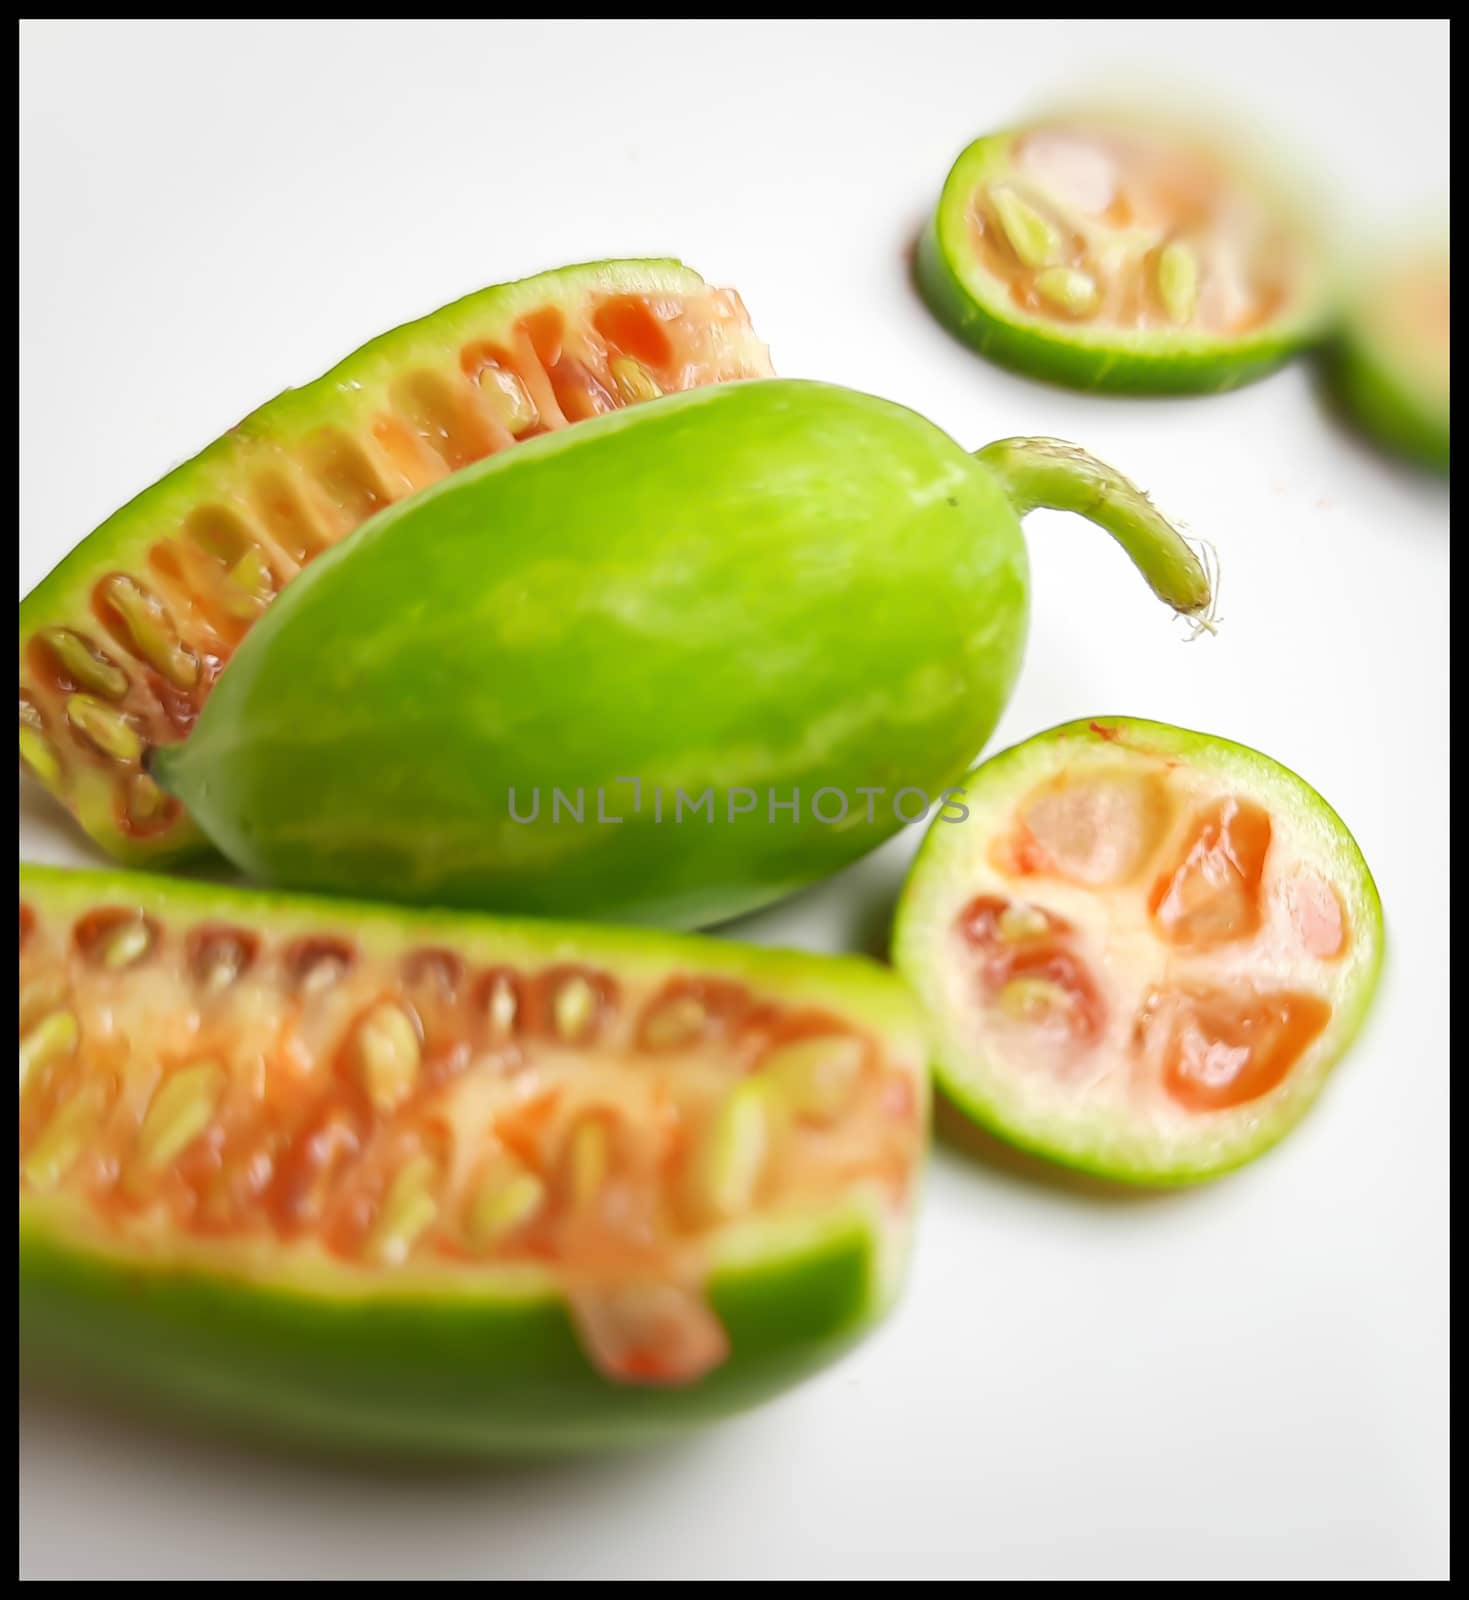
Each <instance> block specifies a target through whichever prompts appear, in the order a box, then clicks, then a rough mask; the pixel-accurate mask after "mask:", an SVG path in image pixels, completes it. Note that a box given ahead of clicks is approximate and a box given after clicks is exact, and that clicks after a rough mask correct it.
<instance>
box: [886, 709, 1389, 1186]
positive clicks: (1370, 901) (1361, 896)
mask: <svg viewBox="0 0 1469 1600" xmlns="http://www.w3.org/2000/svg"><path fill="white" fill-rule="evenodd" d="M1129 748H1131V749H1135V750H1137V751H1138V752H1140V753H1144V754H1146V756H1147V757H1148V758H1149V759H1157V760H1160V761H1162V762H1164V763H1176V764H1179V765H1181V766H1184V767H1189V768H1197V769H1200V770H1202V771H1204V772H1207V773H1209V774H1210V775H1211V776H1214V777H1217V778H1218V779H1219V780H1220V781H1221V784H1222V785H1227V786H1228V790H1229V791H1230V792H1235V793H1239V794H1243V795H1245V796H1248V797H1250V798H1253V799H1254V800H1256V801H1258V802H1259V803H1260V804H1262V805H1264V806H1265V807H1266V808H1267V810H1269V811H1270V812H1271V814H1272V818H1273V819H1274V822H1275V825H1276V828H1277V831H1278V832H1279V831H1281V830H1283V829H1284V828H1286V827H1289V828H1290V830H1291V832H1292V843H1293V846H1294V847H1295V848H1296V849H1299V850H1300V851H1301V854H1302V859H1305V860H1307V861H1308V862H1310V863H1311V864H1313V865H1314V866H1316V867H1317V868H1318V870H1320V871H1321V872H1322V873H1323V875H1324V876H1326V877H1327V878H1328V881H1331V882H1333V883H1334V884H1335V885H1336V888H1337V891H1338V893H1339V895H1340V897H1341V901H1342V904H1343V907H1344V908H1345V912H1346V918H1347V926H1348V927H1349V928H1350V930H1351V946H1350V949H1349V951H1348V953H1347V954H1346V956H1345V957H1343V958H1342V960H1341V962H1340V963H1338V964H1337V965H1338V967H1339V969H1340V970H1339V971H1338V972H1337V973H1336V974H1335V975H1334V976H1333V978H1332V980H1331V981H1332V984H1333V1013H1332V1018H1331V1021H1330V1022H1329V1024H1328V1025H1327V1028H1326V1030H1325V1032H1324V1033H1322V1034H1321V1035H1320V1036H1319V1037H1318V1038H1317V1039H1316V1040H1315V1041H1314V1042H1313V1043H1312V1044H1311V1045H1310V1047H1309V1048H1308V1049H1307V1051H1306V1053H1305V1055H1304V1056H1303V1057H1302V1058H1301V1060H1300V1061H1299V1062H1298V1063H1297V1064H1296V1065H1295V1066H1294V1067H1293V1068H1292V1070H1291V1072H1290V1073H1289V1075H1288V1076H1287V1077H1286V1079H1285V1080H1284V1082H1283V1083H1282V1084H1280V1085H1279V1086H1278V1087H1277V1088H1276V1089H1274V1090H1272V1091H1271V1092H1270V1093H1269V1094H1268V1095H1266V1096H1265V1097H1263V1098H1262V1099H1260V1100H1258V1101H1248V1102H1246V1103H1244V1104H1243V1105H1241V1106H1239V1107H1235V1108H1233V1109H1231V1110H1228V1111H1222V1112H1212V1113H1208V1114H1200V1115H1196V1116H1194V1117H1192V1118H1191V1119H1180V1120H1179V1123H1178V1124H1177V1125H1176V1126H1175V1127H1174V1129H1173V1130H1172V1132H1164V1131H1159V1130H1157V1129H1156V1128H1154V1127H1152V1126H1150V1125H1148V1124H1147V1123H1146V1122H1144V1121H1141V1120H1140V1121H1136V1122H1134V1121H1133V1119H1131V1118H1118V1117H1117V1116H1116V1115H1115V1113H1112V1112H1110V1111H1104V1112H1096V1111H1093V1110H1091V1109H1089V1108H1088V1107H1087V1106H1086V1105H1085V1104H1084V1103H1079V1104H1077V1105H1074V1106H1070V1107H1066V1108H1065V1109H1064V1110H1061V1111H1057V1110H1055V1109H1054V1108H1052V1109H1049V1110H1046V1111H1044V1112H1038V1111H1037V1109H1036V1106H1035V1103H1034V1101H1033V1100H1031V1099H1030V1098H1029V1096H1028V1094H1027V1085H1026V1082H1025V1074H1024V1072H1023V1071H1022V1072H1016V1071H1015V1070H1014V1069H1013V1068H1010V1067H1008V1066H1007V1064H1006V1063H1005V1062H1004V1061H1002V1060H1000V1059H999V1058H997V1057H990V1056H988V1055H986V1054H985V1053H984V1052H983V1051H982V1050H979V1049H976V1047H975V1045H974V1042H973V1035H972V1030H969V1029H968V1028H966V1025H965V1022H964V1019H962V1018H960V1017H958V1016H956V1015H953V1014H952V1013H951V1008H950V1005H949V1002H948V1000H947V999H946V997H945V996H946V991H945V985H944V973H945V970H946V967H947V965H948V964H949V962H950V960H951V958H950V957H949V956H947V955H946V951H947V947H948V944H949V940H950V938H951V936H952V928H953V923H954V918H955V915H956V914H957V913H958V911H959V908H960V907H961V906H962V905H964V904H966V903H967V902H968V901H969V899H970V898H971V896H972V895H973V894H974V892H975V886H974V883H973V882H972V881H971V869H970V865H969V863H970V862H971V861H972V860H974V859H975V858H976V857H977V856H981V855H982V854H984V853H985V852H987V850H988V843H989V841H990V839H991V838H992V837H993V831H995V830H998V829H1001V828H1004V827H1007V826H1008V825H1009V824H1010V821H1011V816H1012V808H1013V807H1014V805H1015V804H1016V803H1017V802H1018V801H1019V800H1020V799H1021V798H1022V797H1023V796H1024V795H1025V794H1026V793H1028V792H1029V791H1030V789H1031V788H1032V787H1033V786H1035V785H1037V784H1040V783H1043V782H1044V781H1046V780H1047V779H1048V778H1051V777H1053V776H1055V774H1056V773H1058V772H1059V771H1061V770H1062V769H1063V767H1065V766H1066V765H1067V764H1068V763H1074V762H1075V761H1077V760H1078V759H1082V760H1085V759H1087V758H1088V757H1089V756H1093V755H1097V754H1105V755H1106V756H1107V757H1108V758H1109V759H1110V758H1112V757H1114V756H1115V755H1116V753H1117V752H1118V751H1119V750H1122V751H1125V750H1127V749H1129ZM965 797H966V799H965V803H966V804H967V805H968V807H969V810H970V816H969V818H968V820H966V822H965V823H964V824H962V825H959V826H952V827H950V826H935V827H933V828H932V829H931V830H930V831H929V834H928V836H927V838H926V839H925V840H924V843H923V845H922V847H921V849H920V850H919V853H918V856H917V857H916V859H915V860H914V863H913V866H912V869H911V870H910V872H909V875H908V880H907V882H906V884H905V885H904V889H903V893H902V895H901V897H900V899H899V902H898V911H897V917H896V921H895V924H894V931H893V958H894V963H895V965H896V966H897V968H898V970H899V971H900V972H901V973H902V974H903V975H904V976H905V977H906V978H907V979H908V981H909V983H910V985H911V986H912V988H913V991H914V993H915V994H916V995H917V996H918V999H919V1002H920V1004H921V1005H922V1006H923V1007H924V1010H925V1011H926V1013H927V1014H928V1016H929V1020H930V1023H931V1025H932V1028H933V1034H934V1051H935V1060H934V1075H935V1080H936V1082H937V1084H938V1087H939V1088H940V1089H941V1090H942V1092H943V1094H944V1097H945V1098H946V1099H947V1100H948V1101H949V1102H950V1103H951V1104H952V1105H953V1106H954V1107H956V1108H957V1109H958V1110H959V1111H960V1112H962V1113H963V1115H964V1116H965V1117H967V1118H968V1119H969V1120H970V1121H972V1122H974V1123H976V1124H978V1125H979V1126H980V1127H981V1128H984V1129H985V1130H987V1131H988V1132H990V1133H993V1134H994V1135H996V1136H997V1137H998V1138H1000V1139H1002V1140H1004V1141H1005V1142H1006V1143H1007V1144H1011V1145H1014V1146H1016V1147H1017V1148H1018V1149H1021V1150H1024V1151H1026V1152H1028V1153H1029V1154H1031V1155H1035V1156H1039V1157H1041V1158H1043V1159H1045V1160H1047V1161H1050V1162H1054V1163H1055V1164H1056V1165H1058V1166H1061V1167H1065V1168H1068V1169H1070V1170H1072V1171H1075V1172H1081V1173H1086V1174H1089V1175H1091V1176H1094V1177H1101V1178H1107V1179H1112V1180H1114V1181H1117V1182H1122V1183H1129V1184H1141V1185H1145V1186H1152V1187H1172V1186H1178V1185H1185V1184H1194V1183H1200V1182H1203V1181H1205V1180H1207V1179H1211V1178H1217V1177H1220V1176H1222V1175H1223V1174H1225V1173H1227V1172H1231V1171H1233V1170H1234V1169H1236V1168H1237V1167H1241V1166H1243V1165H1244V1164H1245V1163H1246V1162H1249V1161H1253V1160H1254V1159H1255V1158H1256V1157H1257V1156H1259V1155H1262V1154H1263V1153H1264V1152H1265V1151H1267V1150H1269V1149H1270V1148H1271V1147H1272V1146H1274V1145H1275V1144H1278V1143H1279V1142H1280V1140H1282V1139H1283V1138H1285V1136H1286V1135H1287V1134H1288V1133H1289V1132H1290V1131H1291V1130H1292V1129H1293V1128H1294V1127H1296V1125H1297V1124H1298V1123H1299V1122H1300V1121H1301V1119H1302V1118H1303V1117H1304V1116H1305V1115H1306V1113H1307V1112H1308V1111H1309V1110H1310V1109H1311V1107H1312V1105H1313V1104H1314V1103H1315V1101H1316V1099H1317V1096H1318V1095H1319V1094H1320V1093H1321V1091H1322V1089H1323V1088H1324V1087H1325V1084H1326V1081H1327V1079H1328V1077H1329V1076H1330V1074H1331V1071H1332V1069H1333V1068H1334V1067H1335V1065H1336V1063H1337V1062H1338V1061H1339V1060H1340V1058H1341V1056H1342V1055H1343V1054H1344V1053H1345V1052H1346V1050H1347V1049H1348V1048H1349V1047H1350V1045H1351V1044H1352V1041H1353V1040H1354V1039H1355V1038H1356V1036H1357V1034H1358V1032H1359V1030H1360V1029H1361V1027H1362V1024H1363V1022H1364V1021H1365V1019H1366V1016H1367V1013H1368V1010H1369V1009H1370V1007H1371V1004H1372V999H1373V996H1374V995H1375V993H1376V989H1377V983H1378V978H1379V976H1380V973H1381V967H1382V958H1383V947H1384V937H1385V936H1384V931H1383V920H1382V903H1381V900H1380V899H1379V897H1378V893H1377V886H1376V884H1375V883H1374V882H1373V880H1372V874H1371V872H1370V871H1369V870H1368V867H1367V863H1366V862H1365V861H1364V860H1363V858H1362V853H1361V851H1360V850H1359V849H1358V847H1357V843H1356V840H1355V839H1353V837H1352V835H1351V834H1350V833H1349V832H1348V830H1347V827H1346V824H1345V823H1344V822H1343V821H1342V820H1341V818H1340V817H1339V816H1337V814H1336V812H1335V811H1333V810H1332V809H1331V807H1330V806H1329V805H1328V804H1327V803H1326V801H1325V800H1323V799H1322V797H1321V796H1320V795H1319V794H1317V793H1316V791H1315V790H1314V789H1312V788H1311V787H1310V786H1309V785H1308V784H1307V783H1305V782H1304V780H1302V779H1301V778H1299V777H1297V776H1296V774H1295V773H1293V772H1291V771H1290V770H1289V769H1288V768H1287V767H1283V766H1281V765H1280V764H1279V763H1278V762H1276V761H1272V760H1271V759H1270V758H1269V757H1268V756H1264V755H1261V754H1260V753H1259V752H1258V751H1256V750H1252V749H1250V748H1249V747H1248V746H1246V745H1241V744H1235V743H1233V742H1231V741H1230V740H1228V739H1220V738H1216V737H1213V736H1212V735H1209V734H1203V733H1193V732H1190V731H1188V730H1186V729H1183V728H1176V727H1173V726H1171V725H1170V724H1168V723H1162V722H1149V721H1145V720H1144V719H1142V718H1138V717H1110V716H1109V717H1102V718H1086V719H1082V720H1080V721H1077V722H1070V723H1065V724H1063V725H1062V726H1060V727H1057V728H1051V729H1049V730H1047V731H1046V732H1044V733H1038V734H1036V735H1035V736H1034V737H1032V738H1030V739H1027V740H1026V741H1025V742H1024V743H1023V744H1018V745H1015V746H1012V747H1011V748H1010V749H1008V750H1002V751H1000V752H999V753H998V754H997V755H994V756H992V757H990V759H989V760H988V761H986V762H984V763H983V765H981V766H980V767H979V768H978V769H977V770H976V771H975V772H974V773H972V774H971V775H970V778H969V780H968V782H967V783H966V785H965ZM988 824H993V825H994V828H993V830H992V829H991V827H990V826H988ZM1035 892H1036V894H1037V896H1038V898H1043V894H1044V889H1043V886H1042V887H1041V888H1040V889H1037V890H1036V891H1035ZM1138 892H1139V893H1142V891H1141V890H1139V891H1138ZM1098 916H1099V918H1100V917H1104V916H1105V912H1104V911H1102V910H1099V911H1098Z"/></svg>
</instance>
